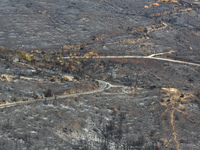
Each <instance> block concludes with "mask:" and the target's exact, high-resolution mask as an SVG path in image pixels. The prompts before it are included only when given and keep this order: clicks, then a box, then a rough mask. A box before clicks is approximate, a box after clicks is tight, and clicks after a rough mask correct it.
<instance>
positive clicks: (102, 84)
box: [0, 51, 200, 108]
mask: <svg viewBox="0 0 200 150" xmlns="http://www.w3.org/2000/svg"><path fill="white" fill-rule="evenodd" d="M173 52H174V51H170V52H166V53H173ZM166 53H157V54H152V55H149V56H93V57H91V56H87V57H85V56H84V57H64V59H98V58H101V59H110V58H118V59H119V58H120V59H124V58H134V59H137V58H138V59H139V58H140V59H141V58H142V59H153V60H161V61H167V62H172V63H179V64H186V65H192V66H198V67H200V64H197V63H192V62H186V61H180V60H173V59H168V58H160V57H154V56H157V55H163V54H166ZM28 67H30V68H34V67H33V66H30V65H28ZM96 81H98V82H99V84H100V88H98V89H96V90H92V91H86V92H82V93H74V94H67V95H60V96H56V97H55V96H53V97H47V98H44V99H37V100H35V99H32V100H29V101H20V102H14V103H6V104H2V105H0V108H5V107H12V106H17V105H21V104H29V103H32V102H36V101H37V102H38V101H48V100H54V99H60V98H67V97H73V96H80V95H86V94H93V93H97V92H102V91H104V90H106V89H109V88H111V84H110V83H108V82H105V81H102V80H96Z"/></svg>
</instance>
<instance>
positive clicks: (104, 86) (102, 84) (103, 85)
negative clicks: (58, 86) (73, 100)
mask: <svg viewBox="0 0 200 150" xmlns="http://www.w3.org/2000/svg"><path fill="white" fill-rule="evenodd" d="M96 81H98V82H99V85H100V88H98V89H96V90H92V91H86V92H82V93H74V94H67V95H60V96H56V97H55V96H52V97H46V98H44V99H37V100H35V99H32V100H28V101H20V102H14V103H7V104H2V105H0V108H5V107H12V106H17V105H21V104H29V103H32V102H41V101H49V100H55V99H60V98H67V97H73V96H80V95H87V94H93V93H97V92H102V91H104V90H106V89H109V88H111V84H110V83H108V82H105V81H101V80H96Z"/></svg>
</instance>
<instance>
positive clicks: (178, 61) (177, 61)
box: [63, 53, 200, 66]
mask: <svg viewBox="0 0 200 150" xmlns="http://www.w3.org/2000/svg"><path fill="white" fill-rule="evenodd" d="M160 54H162V53H159V55H160ZM155 55H158V54H153V55H150V56H93V57H91V56H86V57H85V56H83V57H63V58H64V59H97V58H101V59H110V58H116V59H117V58H120V59H123V58H135V59H137V58H143V59H154V60H161V61H168V62H173V63H179V64H186V65H192V66H200V64H197V63H192V62H187V61H181V60H174V59H169V58H161V57H153V56H155Z"/></svg>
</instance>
